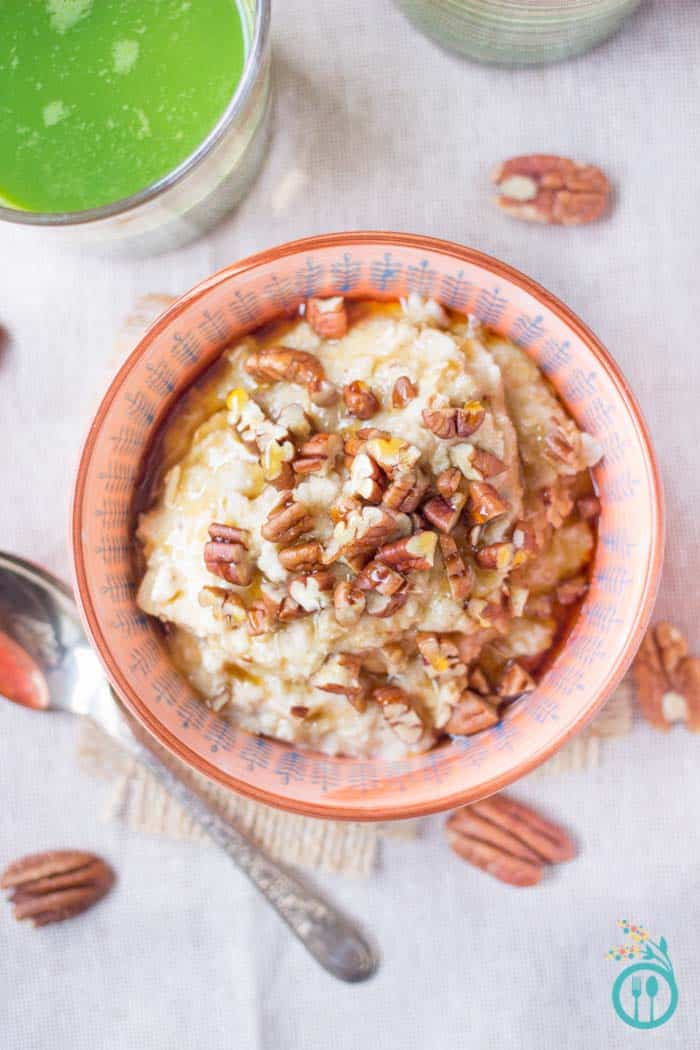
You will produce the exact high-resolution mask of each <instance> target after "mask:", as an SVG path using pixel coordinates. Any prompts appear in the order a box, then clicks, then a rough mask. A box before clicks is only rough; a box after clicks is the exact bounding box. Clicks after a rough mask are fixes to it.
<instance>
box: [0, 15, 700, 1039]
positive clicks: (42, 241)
mask: <svg viewBox="0 0 700 1050" xmlns="http://www.w3.org/2000/svg"><path fill="white" fill-rule="evenodd" d="M274 23H275V25H274V44H275V47H274V52H275V55H274V57H275V75H276V88H277V107H276V118H275V134H274V139H273V144H272V148H271V151H270V155H269V157H268V161H267V164H266V166H265V168H264V170H263V172H262V174H261V176H260V178H259V180H258V182H257V183H256V185H255V187H254V189H253V192H252V193H251V194H250V196H249V197H248V199H247V200H246V201H245V202H244V204H243V205H242V207H241V208H240V209H239V211H238V212H237V214H236V215H234V216H233V217H231V218H230V219H229V220H228V221H227V222H226V223H225V224H223V225H222V226H221V227H220V228H219V229H218V230H217V231H216V232H215V233H214V234H213V235H211V236H209V237H207V238H206V239H205V240H202V241H200V242H198V243H196V244H193V245H192V246H190V247H188V248H186V249H184V250H181V251H178V252H177V253H173V254H171V255H165V256H161V257H159V258H151V259H148V260H144V261H138V262H130V261H125V260H119V261H116V260H110V259H96V258H94V257H92V256H88V255H70V254H67V253H65V252H61V251H59V250H58V249H56V248H55V246H53V245H52V243H51V238H50V237H48V236H35V235H32V234H29V233H27V232H26V231H23V230H17V229H13V228H7V227H6V228H3V229H2V230H1V231H0V260H1V272H2V277H1V278H0V324H2V325H3V326H4V328H5V330H6V333H7V339H6V340H5V342H4V345H3V347H2V351H0V441H1V446H0V447H1V448H2V453H1V456H2V460H1V462H2V498H1V499H0V547H2V548H4V549H7V550H13V551H15V552H17V553H21V554H24V555H26V556H28V557H30V558H33V559H35V560H38V561H40V562H43V563H45V564H46V565H47V566H49V567H50V568H52V569H53V570H55V571H56V572H58V573H60V574H62V575H67V574H68V554H67V541H66V536H67V521H68V506H69V498H70V490H71V482H72V474H73V469H74V465H75V461H76V456H77V451H78V447H79V443H80V440H81V436H82V434H83V432H84V430H85V427H86V425H87V423H88V421H89V419H90V416H91V414H92V412H93V410H94V408H95V405H96V402H97V399H98V397H99V395H100V393H101V391H102V390H103V388H104V383H105V378H106V375H107V372H108V371H109V368H110V367H111V365H113V363H114V360H113V358H114V344H115V335H116V332H117V331H118V329H119V327H120V325H121V324H122V323H123V320H124V318H125V316H126V315H128V314H129V312H130V311H131V310H132V309H133V306H134V303H135V301H136V300H137V298H138V296H139V295H142V294H144V293H149V292H151V293H153V292H165V293H172V294H178V293H180V292H182V291H184V290H185V289H186V288H188V287H189V286H190V285H192V284H193V283H194V282H196V281H197V280H199V279H200V278H203V277H205V276H206V275H207V274H209V273H210V272H212V271H213V270H215V269H217V268H219V267H221V266H223V265H225V264H226V263H228V262H231V261H233V260H235V259H237V258H240V257H242V256H244V255H246V254H248V253H250V252H253V251H255V250H257V249H262V248H265V247H267V246H270V245H273V244H276V243H279V242H281V241H285V240H289V239H292V238H295V237H299V236H302V235H305V234H313V233H320V232H326V231H330V230H334V229H351V228H360V227H366V228H389V229H392V228H393V229H399V230H408V231H413V232H417V233H429V234H435V235H437V236H441V237H446V238H450V239H453V240H457V241H461V242H463V243H465V244H469V245H472V246H474V247H477V248H481V249H483V250H485V251H486V252H489V253H491V254H493V255H496V256H499V257H501V258H503V259H504V260H505V261H507V262H509V263H511V264H513V265H515V266H516V267H519V268H521V269H522V270H524V271H526V272H527V273H529V274H530V275H532V276H533V277H535V278H536V279H537V280H539V281H541V282H542V283H543V284H544V285H545V286H547V287H549V288H550V289H551V290H552V291H554V292H555V293H556V294H558V295H559V296H561V297H562V298H563V299H564V300H565V301H566V302H568V303H569V304H570V305H571V306H572V307H573V308H574V310H576V311H577V312H578V313H579V314H581V316H582V317H584V318H585V319H586V321H587V322H588V323H589V324H590V325H591V326H592V327H593V329H594V330H595V331H596V332H597V333H598V334H599V335H600V337H601V338H602V339H603V341H604V342H605V343H606V344H607V346H608V347H609V348H610V350H611V351H612V353H613V354H614V356H615V357H616V359H617V360H618V362H619V363H620V365H621V367H622V368H623V370H624V372H625V373H626V375H627V376H628V378H629V380H630V382H631V384H632V386H633V389H634V390H635V391H636V393H637V396H638V397H639V400H640V401H641V404H642V407H643V409H644V411H645V413H646V417H647V420H648V422H649V424H650V426H651V430H652V433H653V436H654V439H655V442H656V447H657V450H658V453H659V458H660V462H661V467H662V470H663V473H664V476H665V481H666V490H667V500H668V523H669V540H668V551H667V562H666V569H665V574H664V581H663V589H662V594H661V598H660V603H659V612H660V613H662V614H664V615H667V616H669V617H671V618H672V619H674V620H675V621H677V622H678V623H679V624H681V625H682V626H683V627H684V628H686V629H687V630H688V632H689V634H690V638H691V642H692V643H693V645H694V648H695V650H696V651H697V650H698V649H699V648H700V635H699V634H698V619H699V614H700V598H699V593H700V592H699V590H698V585H697V566H698V561H699V554H700V543H699V540H700V525H699V521H700V483H699V481H698V470H697V458H698V447H699V445H700V440H699V439H700V423H699V418H700V412H699V409H698V383H697V375H698V351H697V347H696V332H697V312H698V306H699V305H700V298H699V294H698V293H699V292H700V265H699V263H698V229H699V221H698V220H699V219H700V194H699V193H698V145H699V138H700V136H699V132H698V129H699V128H700V7H699V6H698V4H697V2H695V0H656V2H648V3H645V4H644V5H643V7H642V9H641V10H640V12H639V14H638V15H637V16H636V17H635V18H634V19H633V20H632V22H631V23H630V24H629V26H628V27H627V28H626V30H625V31H623V33H622V34H621V35H619V36H618V37H616V38H615V39H614V40H612V41H611V42H609V43H608V44H606V45H604V46H603V47H601V48H599V49H598V50H596V51H594V52H593V53H591V54H589V55H587V56H584V57H582V58H580V59H578V60H576V61H573V62H570V63H568V64H564V65H558V66H554V67H551V68H546V69H535V70H529V71H527V70H526V71H522V70H503V69H491V68H487V67H481V66H478V65H470V64H468V63H465V62H463V61H461V60H460V59H458V58H456V57H454V56H451V55H448V54H445V53H443V52H442V51H440V50H439V49H438V48H437V47H435V46H434V45H433V44H431V43H430V42H429V41H427V40H425V39H423V38H422V37H421V36H419V35H418V34H417V33H416V32H415V31H414V30H413V29H412V27H411V26H410V25H409V24H408V23H407V22H405V21H404V19H403V18H402V17H401V15H400V14H399V13H398V12H397V11H396V10H395V9H394V8H393V6H392V5H391V3H390V2H389V0H372V2H371V3H370V2H366V3H364V4H358V3H353V2H352V0H330V2H328V3H325V4H319V3H317V2H316V0H276V3H275V5H274ZM533 151H552V152H558V153H561V154H565V155H571V156H574V157H577V158H580V159H582V160H584V161H590V162H593V163H597V164H600V165H601V166H602V167H604V168H605V170H606V171H607V172H608V173H609V174H610V176H611V177H612V179H613V180H614V183H615V187H616V197H617V199H616V204H615V209H614V213H613V215H612V217H611V218H610V219H609V220H608V221H606V222H604V223H601V224H599V225H595V226H591V227H589V228H585V229H579V230H564V229H550V228H539V227H529V226H525V225H521V224H518V223H515V222H512V221H509V220H508V219H507V218H505V217H503V216H501V215H500V214H498V213H497V212H496V211H494V210H493V208H492V206H491V205H490V203H489V197H490V190H489V182H488V179H489V172H490V170H491V168H492V167H493V166H494V164H495V163H496V162H497V161H499V160H501V159H503V158H505V157H508V156H513V155H515V154H518V153H522V152H533ZM76 734H77V726H76V725H75V724H74V723H73V722H72V721H71V720H70V719H67V718H62V717H61V716H55V717H50V716H48V715H46V716H42V715H36V714H32V713H31V712H28V711H23V710H19V709H11V708H9V707H8V706H7V705H5V706H3V707H1V708H0V805H1V807H2V808H1V810H0V812H1V814H2V815H1V816H0V866H2V865H4V864H5V863H6V862H7V861H9V860H10V859H13V858H15V857H17V856H19V855H21V854H22V853H24V852H28V851H31V850H37V849H45V848H50V847H60V846H65V845H68V846H75V847H78V848H80V847H83V848H93V849H95V850H96V851H98V852H100V853H101V854H103V855H104V856H106V857H107V858H109V860H110V861H111V862H112V863H113V864H114V866H115V868H116V869H117V872H118V875H119V882H118V885H117V887H116V889H115V890H114V891H113V892H112V894H111V895H110V897H109V898H108V899H107V900H106V901H105V902H103V903H102V904H101V905H100V906H99V908H98V909H96V910H95V911H94V912H92V913H91V915H90V917H89V918H85V919H83V920H80V921H76V922H73V923H66V924H64V925H61V926H54V927H48V928H47V929H45V930H42V931H34V930H32V929H30V928H27V927H26V926H25V925H22V926H20V925H18V924H15V923H13V922H12V920H11V919H10V915H9V909H8V908H6V907H3V908H0V1047H1V1048H2V1050H88V1048H89V1050H131V1048H134V1050H135V1048H139V1050H166V1048H167V1050H171V1048H177V1050H200V1048H203V1047H206V1048H207V1050H224V1048H228V1047H240V1048H241V1050H262V1048H265V1050H287V1048H298V1047H304V1048H305V1050H327V1048H332V1050H346V1048H347V1050H350V1048H356V1047H372V1048H373V1050H394V1048H397V1047H401V1048H406V1050H414V1048H415V1050H419V1048H420V1050H423V1048H429V1050H433V1048H435V1050H438V1048H439V1050H446V1048H452V1047H459V1048H469V1050H472V1048H473V1050H490V1048H496V1047H497V1048H498V1050H508V1048H511V1047H512V1048H518V1050H540V1048H542V1047H545V1046H546V1047H550V1046H551V1047H554V1046H563V1047H572V1048H579V1047H582V1048H588V1047H590V1048H596V1050H597V1048H598V1047H601V1046H604V1047H606V1048H607V1050H617V1048H623V1047H624V1048H627V1047H637V1046H639V1045H641V1044H642V1043H643V1042H644V1041H645V1040H647V1041H648V1042H649V1045H652V1043H653V1042H654V1040H656V1043H655V1045H657V1046H663V1047H664V1048H665V1050H666V1048H668V1050H672V1048H676V1047H679V1048H680V1047H683V1048H684V1050H688V1048H695V1047H700V998H699V993H698V986H699V985H700V962H699V958H700V957H699V953H698V934H700V923H699V921H698V908H697V887H698V875H699V868H700V821H699V820H698V813H699V812H700V780H699V778H698V757H699V756H700V741H698V740H697V739H694V738H692V737H690V735H688V734H686V733H685V732H684V731H683V730H677V731H675V732H673V733H672V734H670V735H669V736H662V735H660V734H655V733H653V732H651V731H650V730H648V729H646V728H644V727H640V728H637V729H636V730H635V731H634V733H633V734H632V735H631V736H629V737H627V738H625V739H624V740H620V741H616V742H614V743H613V744H611V746H610V748H609V750H608V752H607V754H608V757H607V760H606V762H605V764H604V765H603V766H601V767H600V768H599V769H595V770H593V771H589V772H587V773H569V774H567V775H566V776H563V777H548V778H543V779H541V780H538V781H536V782H528V783H523V784H521V785H519V786H518V789H517V793H518V794H519V795H520V796H521V797H524V798H529V799H532V800H534V801H536V802H537V803H539V804H540V805H541V806H542V807H543V808H544V809H546V810H547V811H549V812H551V813H552V814H553V815H554V816H558V817H559V818H560V819H561V820H562V821H564V822H566V823H568V824H569V825H570V826H571V828H572V829H573V830H574V831H575V834H576V836H577V837H578V839H579V841H580V843H581V856H580V858H579V859H578V860H576V861H575V862H574V863H573V864H572V865H570V866H569V867H568V868H566V869H564V868H562V869H560V870H558V871H557V872H555V873H554V876H553V878H551V879H549V880H547V881H545V882H544V883H543V884H542V885H541V886H540V887H538V888H536V889H532V890H525V891H517V890H513V889H509V888H507V887H504V886H502V885H500V884H499V883H497V882H495V881H493V880H491V879H488V878H487V877H486V876H484V875H482V874H481V873H479V872H476V871H474V870H472V869H470V868H468V867H466V866H465V865H463V864H462V863H461V862H460V861H459V860H457V859H456V858H455V857H453V856H451V855H450V854H449V852H448V850H447V848H446V846H445V844H444V841H443V838H442V834H441V831H440V824H441V821H440V820H439V819H435V820H433V821H430V822H428V827H427V830H426V833H425V835H424V837H423V838H422V839H421V840H419V841H415V842H392V843H390V844H388V845H387V846H386V847H385V854H384V864H383V868H382V870H381V872H380V873H378V874H377V875H376V876H375V877H373V878H372V879H371V880H369V881H367V882H355V883H353V882H351V881H347V880H342V879H331V878H328V879H325V880H324V884H325V885H326V887H327V889H328V890H329V891H330V892H332V893H333V894H334V895H335V896H336V898H337V900H338V901H339V902H341V903H342V904H343V905H344V906H345V907H346V908H347V909H348V910H349V911H350V912H351V913H353V914H355V915H356V916H358V917H359V918H361V919H362V920H363V921H364V923H365V924H366V926H367V927H368V928H369V929H370V930H372V931H373V933H374V935H375V936H376V940H377V941H378V943H379V944H380V945H381V948H382V951H383V956H384V961H383V965H382V969H381V971H380V973H379V974H378V976H377V977H376V978H375V979H374V980H373V981H372V982H370V983H368V984H366V985H363V986H358V987H350V986H345V985H341V984H340V983H338V982H336V981H334V980H333V979H331V978H330V977H327V976H326V975H325V974H324V973H323V972H321V971H320V970H319V969H318V968H317V966H316V965H315V964H314V963H313V962H312V961H311V960H310V958H308V957H307V956H306V955H305V953H304V952H303V950H302V949H301V948H300V947H299V946H298V945H297V944H296V943H295V942H294V941H293V939H292V938H291V937H290V936H288V934H287V932H286V930H285V929H284V928H283V926H282V925H281V923H280V922H279V921H278V920H277V919H276V917H275V916H274V915H273V914H272V913H271V912H270V910H269V909H268V908H267V907H266V906H265V905H264V904H263V903H262V902H261V901H260V900H259V899H258V897H257V896H256V894H255V892H254V891H253V890H252V889H250V888H249V887H248V885H247V883H246V882H245V880H244V879H243V878H242V876H240V875H239V874H238V873H237V872H236V871H235V870H233V869H232V868H231V866H230V864H229V863H228V861H227V860H226V859H225V858H224V857H223V856H222V855H220V854H219V853H218V852H217V851H216V849H213V848H211V849H210V848H203V847H202V846H201V845H197V846H195V845H191V844H175V843H169V842H165V841H163V840H157V839H149V838H146V837H142V836H140V835H138V834H135V833H133V832H129V831H127V830H125V829H123V828H120V827H117V826H114V825H104V824H102V823H101V822H100V819H99V793H100V792H99V787H97V788H96V786H95V784H94V782H93V781H92V780H90V779H89V778H88V777H86V776H85V775H84V774H81V773H80V772H79V771H78V770H77V768H76V765H75V761H74V753H75V738H76ZM621 916H628V917H630V918H632V919H635V920H639V921H641V922H643V923H646V924H647V926H648V927H649V928H650V929H651V930H652V932H653V933H655V934H656V936H657V937H658V936H661V935H662V934H663V935H665V936H666V938H667V940H668V943H669V950H670V952H671V955H672V958H673V960H674V963H675V966H676V971H677V975H678V985H679V991H680V1005H679V1007H678V1010H677V1013H676V1015H675V1016H674V1017H673V1019H672V1020H671V1021H670V1022H669V1023H668V1025H666V1026H665V1027H664V1028H663V1029H659V1030H657V1032H656V1033H655V1034H654V1035H651V1034H640V1033H637V1032H634V1031H633V1030H632V1029H630V1028H627V1027H625V1026H624V1025H623V1024H622V1023H621V1022H620V1021H619V1020H618V1019H617V1018H616V1017H615V1015H614V1012H613V1009H612V1006H611V1002H610V989H611V985H612V981H613V979H614V976H615V975H616V973H617V970H618V969H619V967H618V966H616V964H614V963H611V962H607V961H606V960H605V959H604V953H605V951H606V950H607V948H609V947H610V946H611V945H612V944H614V943H618V942H620V935H619V931H618V930H617V929H616V927H615V920H616V919H617V918H618V917H621Z"/></svg>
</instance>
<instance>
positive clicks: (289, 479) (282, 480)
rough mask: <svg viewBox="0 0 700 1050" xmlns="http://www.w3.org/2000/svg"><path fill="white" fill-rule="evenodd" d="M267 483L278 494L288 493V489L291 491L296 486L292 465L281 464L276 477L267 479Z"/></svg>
mask: <svg viewBox="0 0 700 1050" xmlns="http://www.w3.org/2000/svg"><path fill="white" fill-rule="evenodd" d="M267 481H268V483H269V484H270V485H272V487H273V488H274V489H277V490H278V492H288V491H289V490H290V489H293V488H294V485H295V484H296V478H295V477H294V469H293V467H292V464H291V463H283V464H282V466H281V467H280V472H279V474H278V475H277V477H276V478H268V479H267Z"/></svg>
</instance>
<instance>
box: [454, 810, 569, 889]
mask: <svg viewBox="0 0 700 1050" xmlns="http://www.w3.org/2000/svg"><path fill="white" fill-rule="evenodd" d="M445 827H446V832H447V838H448V841H449V843H450V846H451V847H452V849H453V850H454V851H455V852H456V853H458V854H459V856H461V857H462V858H463V859H464V860H467V861H468V862H469V863H470V864H473V865H474V866H475V867H477V868H481V869H482V870H483V871H485V872H487V873H488V874H489V875H493V876H494V877H495V878H497V879H499V880H500V881H501V882H505V883H508V884H509V885H512V886H534V885H536V884H537V883H538V882H539V881H540V879H541V878H542V875H543V872H544V868H545V866H546V865H550V864H561V863H563V862H565V861H567V860H571V859H572V858H573V857H574V856H575V855H576V848H575V846H574V844H573V842H572V841H571V839H570V837H569V836H568V835H567V834H566V832H565V831H564V830H563V828H561V827H559V825H557V824H554V823H553V822H552V821H549V820H545V819H544V818H543V817H541V816H540V815H539V814H538V813H537V812H536V811H535V810H534V809H532V808H531V807H530V806H525V805H523V803H521V802H517V801H516V800H515V799H512V798H509V797H507V796H506V795H495V796H493V797H491V798H488V799H484V800H483V801H481V802H475V803H473V804H472V805H471V806H463V807H462V808H461V809H458V810H455V811H454V813H451V814H450V816H449V817H448V818H447V821H446V825H445Z"/></svg>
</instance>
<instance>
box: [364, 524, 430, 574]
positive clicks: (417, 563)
mask: <svg viewBox="0 0 700 1050" xmlns="http://www.w3.org/2000/svg"><path fill="white" fill-rule="evenodd" d="M436 546H437V533H435V532H429V531H424V532H416V533H414V535H413V536H404V537H403V539H400V540H396V541H395V542H394V543H388V544H386V545H385V546H384V547H380V548H379V550H378V551H377V553H376V558H377V560H378V561H383V562H384V563H385V564H386V565H391V566H393V567H394V568H395V569H398V570H399V571H401V572H412V571H414V570H425V569H432V567H433V565H434V563H435V547H436Z"/></svg>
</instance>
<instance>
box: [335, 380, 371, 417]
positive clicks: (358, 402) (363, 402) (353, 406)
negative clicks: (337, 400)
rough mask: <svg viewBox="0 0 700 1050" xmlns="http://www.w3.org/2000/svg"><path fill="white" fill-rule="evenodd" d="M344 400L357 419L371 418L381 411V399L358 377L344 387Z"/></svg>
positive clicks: (351, 413)
mask: <svg viewBox="0 0 700 1050" xmlns="http://www.w3.org/2000/svg"><path fill="white" fill-rule="evenodd" d="M343 401H344V402H345V405H346V407H347V410H348V412H349V413H350V415H352V416H355V418H356V419H371V418H372V416H374V415H376V413H377V412H378V411H379V400H378V398H377V396H376V395H375V394H373V393H372V391H371V390H370V388H369V387H368V386H367V384H366V383H363V382H362V380H361V379H356V380H355V381H354V382H353V383H348V384H347V386H344V387H343Z"/></svg>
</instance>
